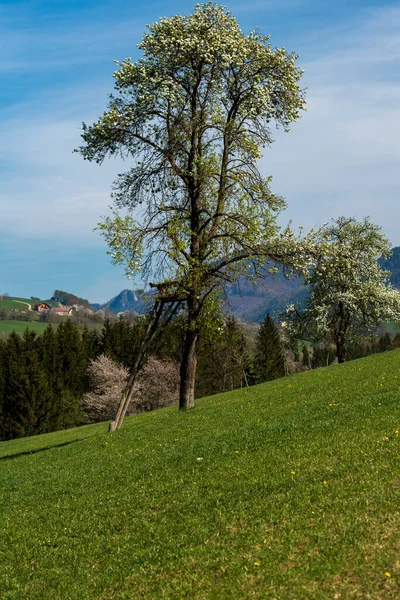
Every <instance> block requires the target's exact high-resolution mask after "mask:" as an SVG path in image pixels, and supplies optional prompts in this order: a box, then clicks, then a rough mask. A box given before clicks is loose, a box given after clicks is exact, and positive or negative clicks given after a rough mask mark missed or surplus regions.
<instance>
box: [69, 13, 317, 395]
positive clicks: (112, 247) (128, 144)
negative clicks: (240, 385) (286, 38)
mask: <svg viewBox="0 0 400 600" xmlns="http://www.w3.org/2000/svg"><path fill="white" fill-rule="evenodd" d="M139 48H140V50H141V51H142V56H141V58H140V59H139V60H138V61H137V62H136V63H132V62H131V60H130V59H125V60H123V61H122V62H121V63H119V62H118V61H116V62H117V67H118V68H117V70H116V72H115V73H114V79H115V94H114V95H111V96H110V102H109V105H108V108H107V110H106V112H105V113H104V114H103V115H102V117H101V118H100V119H99V120H98V121H97V122H96V123H94V124H93V125H91V126H87V125H85V124H84V125H83V135H82V137H83V141H84V145H83V146H81V147H80V148H79V150H78V151H79V152H80V153H81V154H82V156H83V157H84V158H85V159H87V160H90V161H96V162H98V163H101V162H102V161H103V160H104V159H105V158H106V157H109V156H113V155H120V156H122V157H124V158H126V159H128V160H129V161H131V165H132V166H131V167H130V169H129V170H128V171H127V172H125V173H122V174H121V175H119V177H118V179H117V181H116V182H115V185H114V195H113V196H114V208H113V213H112V216H108V217H106V218H104V220H103V221H102V222H101V223H99V226H98V228H99V230H100V232H101V233H102V234H103V235H104V237H105V240H106V242H107V244H108V246H109V254H110V256H111V259H112V261H113V262H114V263H115V264H123V265H124V266H125V269H126V273H127V276H128V277H129V278H130V277H131V276H132V275H135V274H137V273H138V272H143V273H144V275H145V276H146V277H148V278H149V277H155V279H156V281H155V282H153V285H154V287H155V288H156V289H157V291H158V294H159V297H161V298H168V299H175V300H180V301H183V302H186V304H187V313H186V316H187V322H186V329H187V333H186V339H185V346H184V348H185V350H184V353H183V358H182V368H181V376H182V382H183V387H181V391H182V390H184V391H182V394H181V396H182V395H183V396H184V397H185V398H186V399H185V400H184V403H186V404H187V405H191V404H192V397H193V393H194V392H193V389H192V388H193V384H194V380H195V376H194V375H195V368H196V354H197V345H198V339H199V332H200V331H201V329H202V319H203V316H204V315H203V314H202V313H203V311H206V308H205V307H206V305H207V299H208V296H209V294H211V293H214V294H216V295H215V297H217V298H218V299H219V301H220V303H221V302H222V293H221V292H222V290H223V288H224V286H225V285H226V282H227V281H228V282H230V283H232V282H234V281H236V280H237V279H238V278H239V277H242V278H245V279H253V278H255V277H257V276H260V275H261V274H262V273H263V266H264V265H265V260H267V259H268V260H272V261H274V262H275V263H283V264H284V265H285V266H286V267H289V268H300V267H303V266H304V263H305V261H306V256H307V251H308V250H309V247H310V245H312V240H311V237H312V236H310V238H305V239H300V237H299V238H296V236H295V235H294V234H293V232H292V231H291V230H290V228H289V227H288V228H287V229H285V230H284V231H281V229H280V227H279V225H278V223H277V217H278V215H279V212H280V211H281V210H282V209H283V208H284V207H285V202H284V201H283V199H282V198H281V197H279V196H277V195H275V194H274V193H273V192H272V191H271V189H270V180H271V178H270V177H264V176H263V175H262V173H261V172H260V170H259V168H258V161H259V159H260V158H261V156H262V148H263V147H264V146H265V145H269V144H270V143H272V134H271V128H272V124H274V125H275V126H276V127H282V128H284V129H285V130H288V128H289V125H290V124H291V123H292V122H294V121H296V120H297V119H298V118H299V117H300V113H301V111H302V110H303V109H304V107H305V101H304V92H303V90H302V89H301V88H300V85H299V82H300V79H301V76H302V71H301V70H300V69H299V68H298V67H297V65H296V60H297V56H296V55H295V54H293V53H289V52H287V50H286V49H285V48H275V49H273V48H272V47H271V44H270V43H269V36H263V35H261V34H259V33H258V32H256V31H252V32H250V33H249V34H248V35H245V34H244V33H243V32H242V31H241V29H240V27H239V25H238V23H237V21H236V19H235V18H234V17H233V16H232V15H231V13H230V12H229V11H228V10H227V9H226V8H224V7H222V6H218V5H216V4H212V3H206V4H198V5H196V7H195V8H194V11H193V13H191V14H190V15H187V16H179V15H177V16H175V17H172V18H170V19H169V18H161V19H160V20H159V21H158V22H157V23H154V24H153V25H150V26H148V32H147V33H146V34H145V36H144V38H143V40H142V42H141V43H140V44H139ZM121 208H122V209H125V210H124V214H123V215H121V214H120V213H119V212H118V211H119V210H120V209H121ZM273 270H276V269H275V267H273ZM264 271H265V270H264ZM181 400H182V398H181ZM182 407H183V406H182Z"/></svg>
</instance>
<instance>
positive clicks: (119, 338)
mask: <svg viewBox="0 0 400 600" xmlns="http://www.w3.org/2000/svg"><path fill="white" fill-rule="evenodd" d="M182 321H183V317H179V316H178V317H177V318H176V319H175V320H174V321H173V322H172V323H171V324H170V325H169V327H168V328H167V329H166V330H165V331H164V334H163V336H161V338H160V339H159V340H158V342H157V343H156V344H155V346H154V348H153V349H152V352H151V355H152V356H154V357H156V358H160V359H164V360H168V361H170V363H171V364H175V365H179V361H180V360H181V356H182V352H183V344H184V323H183V322H182ZM145 324H146V317H143V316H138V317H137V319H136V321H135V322H134V323H133V324H132V323H129V322H128V321H126V320H124V319H122V318H121V319H119V320H118V321H115V322H110V321H106V322H105V324H104V326H103V328H102V330H101V332H97V331H96V330H91V331H90V330H88V329H87V328H84V329H83V330H82V329H79V328H78V327H77V326H76V325H74V324H73V323H72V321H71V320H70V319H68V320H66V321H64V322H63V323H61V324H60V325H59V326H58V327H57V328H55V327H52V326H51V325H49V326H48V327H47V329H46V330H45V331H44V333H43V334H41V335H37V334H36V333H35V332H33V331H31V330H29V329H26V331H25V333H24V334H23V336H19V335H17V334H16V333H11V334H10V335H9V336H8V337H7V338H5V339H0V439H1V440H8V439H12V438H16V437H24V436H29V435H35V434H40V433H47V432H50V431H55V430H58V429H65V428H68V427H73V426H77V425H80V424H83V423H84V422H85V414H84V411H83V410H82V398H83V396H84V395H85V394H88V393H90V392H91V378H90V373H91V371H90V367H91V365H92V364H93V362H94V361H96V360H98V359H99V357H103V356H106V357H108V358H109V359H111V361H114V362H115V363H116V364H117V365H120V366H121V367H123V368H125V369H128V368H129V367H130V365H131V364H132V362H133V360H134V358H135V354H136V352H137V351H138V348H139V345H140V340H141V337H142V335H143V330H144V328H145ZM255 364H260V363H259V357H258V359H257V361H255V360H254V358H253V357H252V353H251V352H250V351H249V336H248V335H246V333H245V329H244V326H243V325H242V324H241V323H239V322H238V321H237V320H236V319H235V318H234V317H228V318H227V319H225V320H224V321H223V322H222V327H221V331H220V333H219V335H217V336H215V337H213V339H208V338H206V337H205V338H204V340H202V343H201V347H200V352H199V368H198V375H197V383H196V396H198V397H199V396H205V395H210V394H215V393H218V392H223V391H227V390H233V389H236V388H239V387H241V386H244V385H252V384H254V383H256V382H258V381H263V380H265V373H262V372H261V370H260V369H258V370H257V368H255V366H254V365H255ZM155 372H156V373H161V371H160V369H158V370H157V369H155ZM282 374H284V373H283V372H282ZM164 376H165V375H164ZM274 376H275V375H273V376H271V377H270V378H273V377H274ZM146 377H147V379H146ZM152 377H153V378H154V377H156V378H157V377H158V375H157V374H156V375H153V376H152ZM160 377H161V375H160ZM149 378H150V379H151V377H150V375H149V374H147V376H145V377H144V380H143V382H142V384H141V385H142V387H143V386H144V387H146V386H149V385H150V383H149ZM146 381H147V383H146ZM159 383H160V385H161V384H162V381H160V382H159ZM159 387H160V386H159ZM161 387H162V385H161ZM160 393H161V392H160ZM142 396H143V394H142ZM116 400H117V401H118V400H119V398H116ZM114 401H115V399H114ZM158 405H162V403H159V404H158ZM149 408H152V405H151V403H150V404H149V403H147V404H146V403H145V404H143V410H148V409H149Z"/></svg>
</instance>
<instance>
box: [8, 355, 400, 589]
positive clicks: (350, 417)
mask: <svg viewBox="0 0 400 600" xmlns="http://www.w3.org/2000/svg"><path fill="white" fill-rule="evenodd" d="M399 365H400V351H397V350H396V351H393V352H387V353H385V354H379V355H376V356H373V357H369V358H366V359H362V360H359V361H354V362H351V363H349V364H347V365H341V366H334V367H329V368H327V369H320V370H318V371H314V372H310V373H303V374H299V375H296V376H293V377H290V378H285V379H281V380H278V381H275V382H271V383H268V384H263V385H259V386H257V387H255V388H252V389H249V390H243V391H240V390H238V391H236V392H232V393H226V394H222V395H219V396H214V397H213V398H211V399H204V400H201V401H198V403H197V407H196V409H195V410H193V411H191V412H186V413H182V414H178V413H177V411H176V409H163V410H160V411H155V412H153V413H147V414H144V415H141V416H135V417H131V418H129V419H128V420H127V421H126V423H125V425H124V427H123V429H122V430H121V431H119V432H116V433H114V434H112V435H108V434H107V433H106V428H107V427H106V425H105V424H100V425H95V426H86V427H83V428H79V429H74V430H69V431H63V432H59V433H53V434H49V435H43V436H38V437H35V438H28V439H24V440H14V441H12V442H7V443H2V444H0V459H1V460H0V485H1V490H2V492H1V500H0V515H1V519H0V537H1V540H0V542H1V543H0V597H1V598H2V599H3V598H4V599H7V600H11V599H13V600H22V599H29V600H35V599H40V600H43V599H49V600H50V599H51V600H56V599H60V600H61V599H62V600H64V599H73V600H85V599H89V598H90V599H94V598H96V599H99V600H100V599H102V600H113V599H116V598H117V599H126V600H128V599H139V598H141V599H142V598H147V599H152V600H154V599H159V598H160V599H171V600H172V599H179V598H187V599H198V600H200V599H201V600H221V599H254V598H257V599H263V600H264V599H271V600H272V599H279V600H303V599H315V600H317V599H318V600H326V599H340V600H347V599H363V600H364V599H376V600H378V599H380V600H397V599H398V598H399V597H400V559H399V557H400V536H399V529H400V514H399V506H400V460H399V459H400V436H399V430H400V390H399V383H400V369H399Z"/></svg>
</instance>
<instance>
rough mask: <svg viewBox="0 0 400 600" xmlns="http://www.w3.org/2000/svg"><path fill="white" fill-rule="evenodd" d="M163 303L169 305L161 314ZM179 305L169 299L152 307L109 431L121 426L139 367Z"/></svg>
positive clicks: (158, 301)
mask: <svg viewBox="0 0 400 600" xmlns="http://www.w3.org/2000/svg"><path fill="white" fill-rule="evenodd" d="M165 304H169V306H168V308H167V310H166V311H165V312H164V314H163V311H164V306H165ZM179 305H180V302H179V301H177V302H175V301H171V300H156V302H155V304H154V307H153V309H152V311H151V313H150V318H149V322H148V324H147V328H146V331H145V334H144V336H143V339H142V341H141V344H140V346H139V350H138V353H137V355H136V358H135V362H134V363H133V365H132V367H131V370H130V372H129V377H128V381H127V383H126V386H125V388H124V391H123V393H122V397H121V401H120V403H119V406H118V410H117V414H116V416H115V419H114V421H111V423H110V425H109V427H108V431H109V432H112V431H115V430H116V429H119V428H120V427H121V425H122V422H123V420H124V418H125V415H126V411H127V410H128V407H129V404H130V402H131V400H132V396H133V391H134V385H135V381H136V378H137V376H138V374H139V372H140V370H141V368H142V367H143V364H144V361H145V360H146V357H147V354H148V352H149V349H150V347H151V345H152V344H153V343H154V341H155V339H156V338H157V336H159V335H160V334H161V333H162V331H163V329H164V328H165V326H166V325H167V324H168V323H169V322H170V320H171V319H172V317H173V316H174V314H175V313H176V311H177V310H178V307H179ZM160 320H161V323H160Z"/></svg>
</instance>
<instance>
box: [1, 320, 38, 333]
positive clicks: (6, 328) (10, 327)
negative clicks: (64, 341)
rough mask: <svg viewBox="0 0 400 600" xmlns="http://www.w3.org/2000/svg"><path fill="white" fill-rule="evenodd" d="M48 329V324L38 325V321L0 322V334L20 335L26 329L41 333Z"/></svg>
mask: <svg viewBox="0 0 400 600" xmlns="http://www.w3.org/2000/svg"><path fill="white" fill-rule="evenodd" d="M46 327H48V323H39V321H14V320H11V321H0V333H7V334H8V333H11V332H12V331H15V333H19V334H20V335H22V334H23V333H24V331H25V329H26V328H28V329H31V330H33V331H36V333H43V331H44V330H45V329H46Z"/></svg>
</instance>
